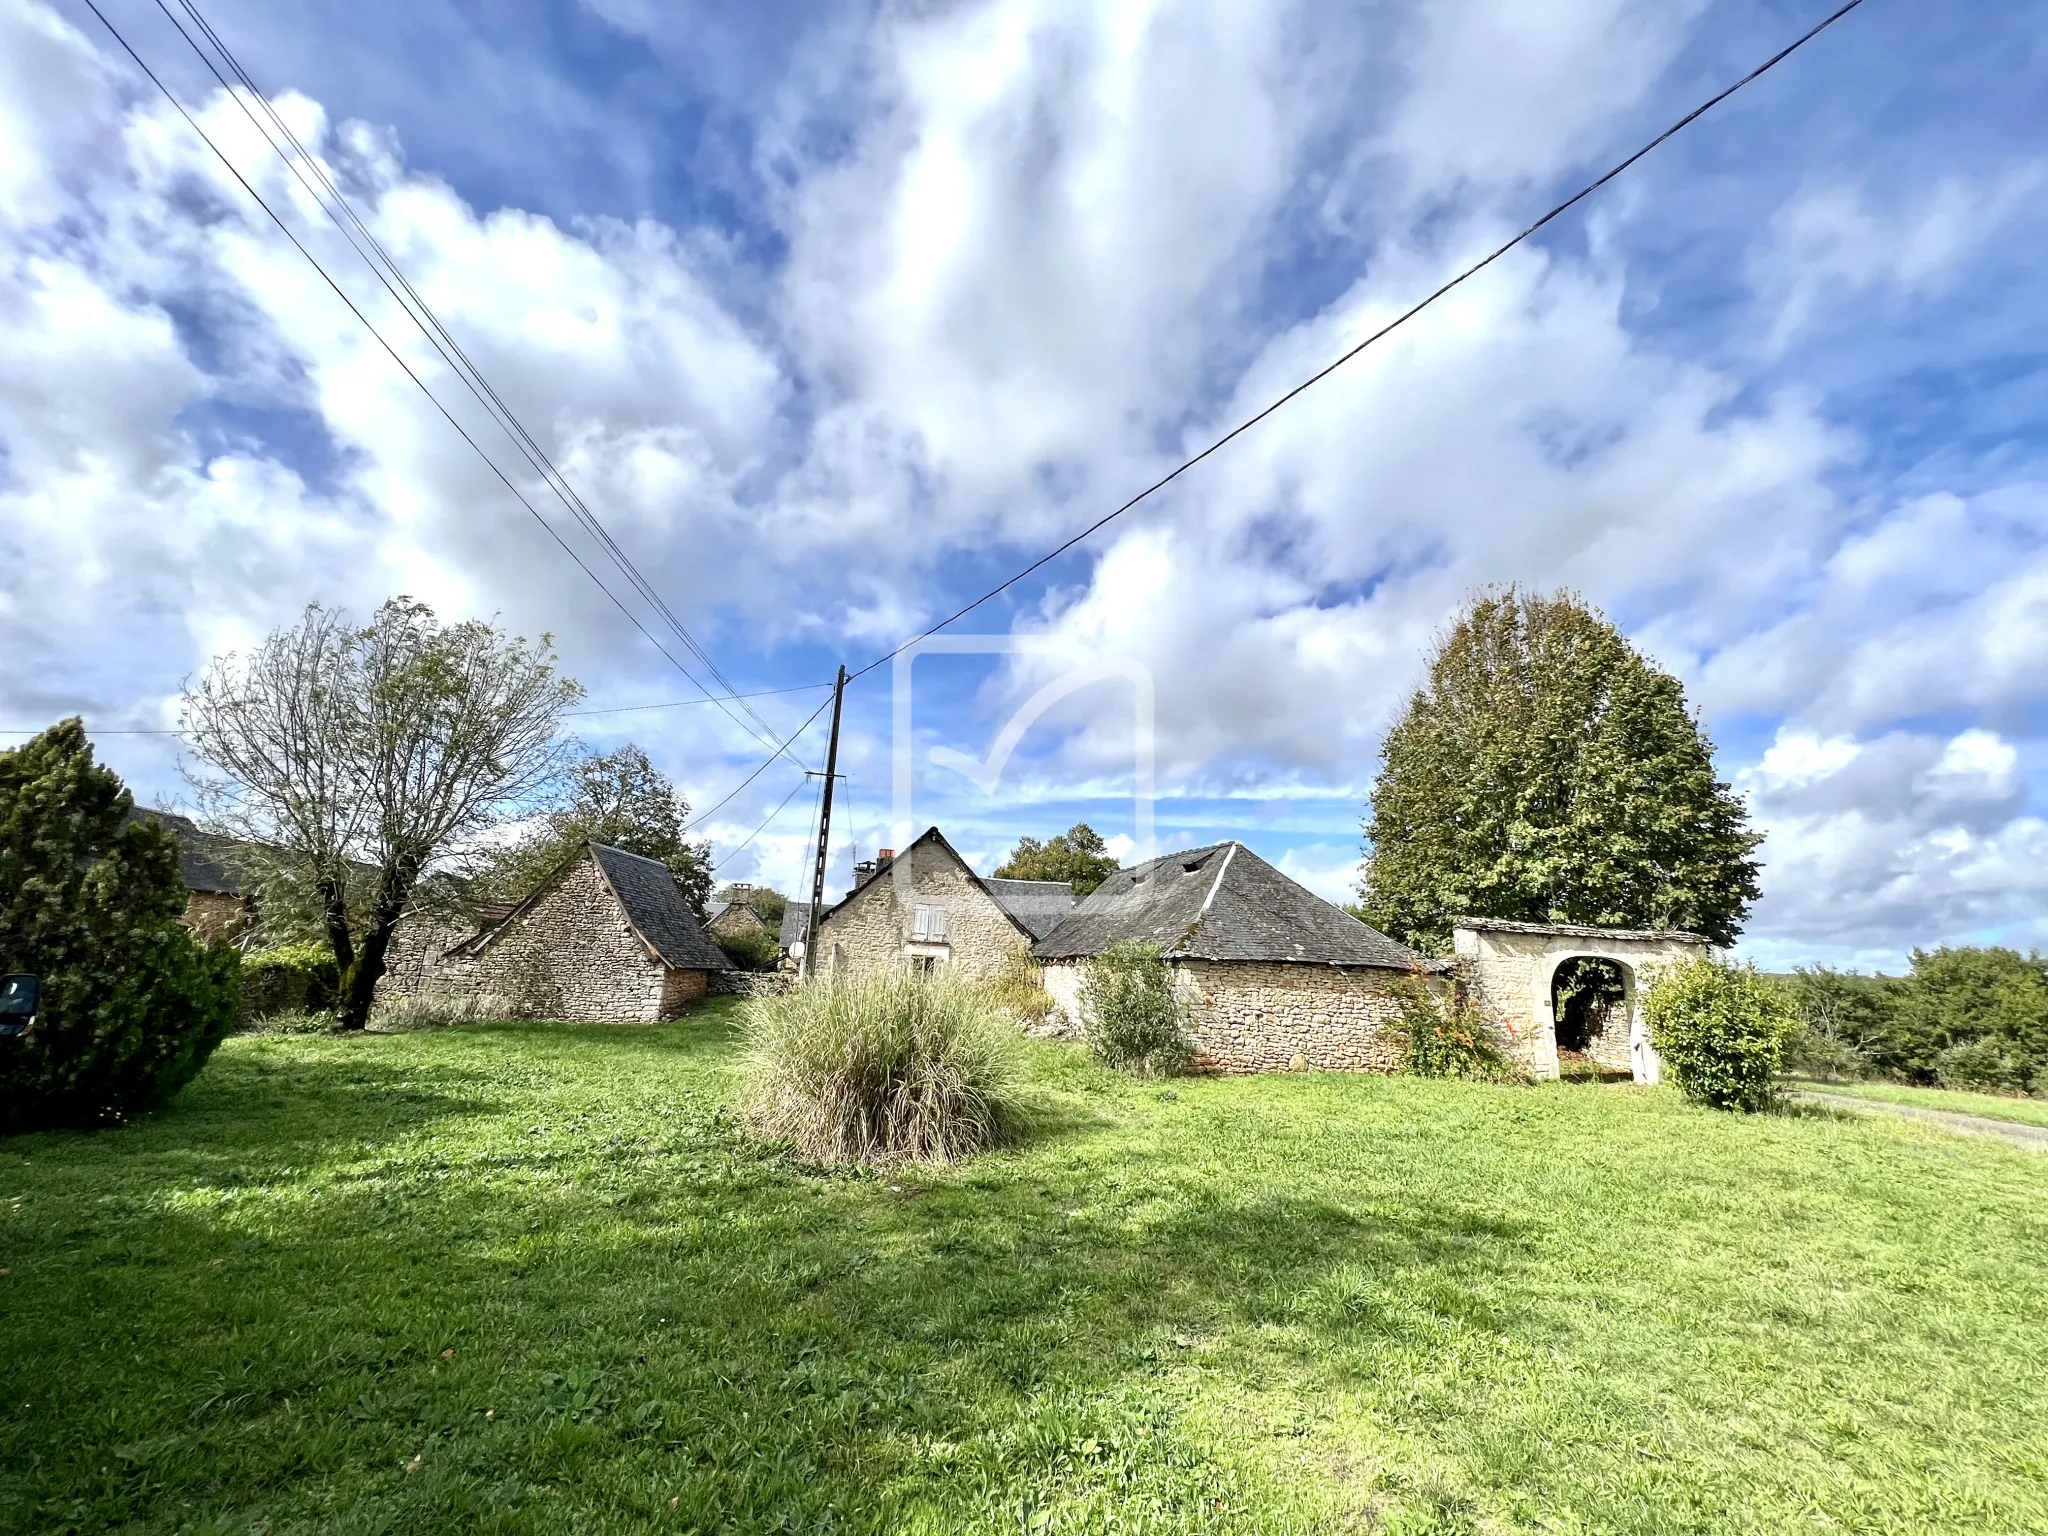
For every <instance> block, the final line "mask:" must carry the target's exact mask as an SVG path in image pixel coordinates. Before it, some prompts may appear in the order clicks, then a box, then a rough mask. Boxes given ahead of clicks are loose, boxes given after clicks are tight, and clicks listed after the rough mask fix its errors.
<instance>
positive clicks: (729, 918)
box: [704, 887, 768, 940]
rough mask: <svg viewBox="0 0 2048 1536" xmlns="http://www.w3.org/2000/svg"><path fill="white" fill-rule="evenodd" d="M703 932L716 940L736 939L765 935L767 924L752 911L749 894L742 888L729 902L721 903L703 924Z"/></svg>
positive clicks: (759, 915) (758, 914)
mask: <svg viewBox="0 0 2048 1536" xmlns="http://www.w3.org/2000/svg"><path fill="white" fill-rule="evenodd" d="M704 931H705V932H706V933H708V934H710V935H711V937H712V938H713V939H714V940H717V939H737V938H739V937H741V936H742V935H744V934H749V933H766V932H768V924H767V923H766V922H764V921H763V920H762V917H761V914H760V913H758V912H756V911H755V910H754V905H753V902H752V901H751V900H749V893H748V891H747V890H746V889H745V888H744V887H743V888H742V889H741V891H740V894H739V895H737V896H735V897H733V899H732V900H731V901H728V902H723V903H721V904H720V905H719V907H718V909H717V910H716V911H714V912H713V913H712V914H711V916H710V918H709V919H708V920H707V921H706V922H705V924H704Z"/></svg>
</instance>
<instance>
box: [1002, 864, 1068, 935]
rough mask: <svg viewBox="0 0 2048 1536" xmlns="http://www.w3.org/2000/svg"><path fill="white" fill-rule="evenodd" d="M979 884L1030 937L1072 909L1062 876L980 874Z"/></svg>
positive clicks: (1049, 928)
mask: <svg viewBox="0 0 2048 1536" xmlns="http://www.w3.org/2000/svg"><path fill="white" fill-rule="evenodd" d="M981 883H982V885H983V886H985V887H986V888H987V890H988V893H989V895H991V896H993V897H994V898H995V899H996V905H997V906H999V907H1001V908H1002V909H1003V910H1004V911H1005V912H1007V913H1009V914H1010V916H1011V918H1012V919H1013V920H1014V921H1016V922H1017V923H1019V924H1021V925H1022V926H1023V928H1024V929H1025V931H1026V932H1028V933H1029V934H1030V935H1031V937H1032V938H1034V939H1042V938H1044V937H1045V936H1046V935H1047V934H1048V933H1051V932H1052V930H1053V929H1054V928H1056V927H1058V926H1059V924H1060V921H1061V920H1062V919H1063V918H1065V917H1066V916H1067V914H1068V913H1070V912H1072V911H1073V910H1074V887H1073V885H1072V883H1071V882H1069V881H1066V880H1005V879H1001V878H999V877H997V876H994V875H984V876H983V877H982V881H981Z"/></svg>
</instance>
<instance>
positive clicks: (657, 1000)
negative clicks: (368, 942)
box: [384, 857, 709, 1024]
mask: <svg viewBox="0 0 2048 1536" xmlns="http://www.w3.org/2000/svg"><path fill="white" fill-rule="evenodd" d="M466 936H467V935H464V934H460V933H452V932H451V931H450V930H449V929H448V928H447V927H445V926H443V925H438V924H434V923H427V922H421V923H407V924H405V925H403V926H402V927H401V928H400V929H399V932H398V933H397V934H396V935H394V936H393V943H392V949H391V956H390V964H389V969H388V970H387V971H386V973H385V978H384V986H385V987H386V988H388V989H389V990H390V991H392V992H394V993H397V994H400V995H428V996H439V997H470V996H475V995H477V994H479V993H485V994H495V995H497V996H498V997H500V998H502V999H504V1002H505V1005H506V1007H507V1008H508V1009H509V1010H511V1011H514V1012H517V1013H520V1014H523V1015H526V1016H528V1017H533V1018H547V1019H574V1020H577V1021H579V1022H583V1023H590V1024H650V1023H653V1022H655V1021H656V1020H658V1019H672V1018H674V1017H675V1016H676V1015H677V1014H679V1013H681V1012H682V1011H683V1010H684V1009H685V1008H687V1007H688V1006H689V1005H690V1004H691V1003H693V1002H695V1001H696V1000H697V999H698V998H700V997H703V996H704V995H705V992H706V990H707V987H708V983H709V977H708V975H707V974H706V973H705V972H703V971H699V970H684V969H677V968H674V967H671V966H669V965H667V964H666V963H664V962H663V961H662V960H661V959H660V958H659V957H658V956H656V955H655V954H654V953H653V952H652V951H651V950H649V948H648V947H647V944H646V943H645V942H644V941H643V940H642V939H641V937H640V935H639V934H638V933H636V932H635V931H634V929H633V925H632V924H631V923H630V922H628V921H627V919H626V913H625V909H624V908H623V907H621V906H620V905H619V901H618V898H617V897H616V896H614V895H613V894H612V889H611V886H610V885H609V884H608V883H607V882H606V880H605V878H604V875H603V873H602V872H601V871H600V870H599V869H598V867H597V863H596V861H595V860H594V859H591V858H588V857H585V858H584V859H582V860H581V861H579V862H578V863H576V864H574V865H572V866H571V867H570V868H569V869H568V870H567V871H566V872H565V873H564V874H563V875H562V876H561V877H560V878H559V879H558V880H556V882H555V883H554V884H553V885H552V886H550V887H549V888H548V889H547V891H546V892H545V893H544V894H543V895H542V896H541V897H540V899H539V900H538V901H536V902H535V903H534V904H533V905H532V906H530V907H528V908H527V909H526V910H525V911H524V912H521V913H520V914H518V915H517V916H516V917H513V918H510V919H508V920H507V921H506V922H505V924H504V925H503V926H502V927H501V928H500V929H498V930H497V931H496V932H494V933H493V934H492V935H491V936H490V938H489V939H487V940H486V941H485V942H484V943H483V944H482V945H481V946H480V947H479V948H478V950H477V952H476V953H474V954H463V955H450V954H448V950H449V948H450V947H451V946H453V945H455V944H457V943H460V942H462V940H463V939H464V938H465V937H466Z"/></svg>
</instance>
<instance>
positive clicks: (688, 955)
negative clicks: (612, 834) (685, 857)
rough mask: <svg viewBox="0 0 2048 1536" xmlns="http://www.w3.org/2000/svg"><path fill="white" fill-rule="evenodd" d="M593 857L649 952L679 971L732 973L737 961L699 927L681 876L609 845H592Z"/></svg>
mask: <svg viewBox="0 0 2048 1536" xmlns="http://www.w3.org/2000/svg"><path fill="white" fill-rule="evenodd" d="M589 847H590V853H591V856H592V857H593V858H595V859H596V860H597V867H598V869H599V870H601V871H602V872H603V874H604V877H605V879H606V880H607V881H609V882H610V883H611V888H612V892H613V894H614V895H616V896H617V897H618V898H619V905H620V906H622V907H624V908H625V909H626V921H628V922H629V923H631V924H632V925H633V927H634V928H635V929H636V930H638V932H639V934H640V937H641V938H643V939H645V940H646V941H647V943H648V945H649V947H650V948H652V949H653V950H654V952H655V953H656V954H658V955H660V956H661V958H662V959H663V960H665V961H667V962H668V963H669V964H670V965H672V966H675V967H677V968H678V969H679V970H687V971H729V970H731V969H732V962H731V961H730V960H728V959H726V958H725V951H724V950H722V949H720V948H719V947H718V946H717V945H716V944H714V943H712V942H711V940H710V939H709V938H707V937H706V936H705V933H704V930H703V929H702V928H700V927H699V926H698V925H697V914H696V913H694V912H692V911H691V910H690V903H689V902H688V901H687V900H685V899H684V896H683V891H682V887H681V886H679V885H677V884H676V877H675V876H674V875H672V874H670V873H669V868H668V866H667V865H666V864H664V863H662V862H661V860H659V859H643V858H642V857H640V855H639V854H637V853H627V852H626V851H625V850H624V849H623V848H614V847H612V846H610V845H609V844H607V843H592V844H590V845H589Z"/></svg>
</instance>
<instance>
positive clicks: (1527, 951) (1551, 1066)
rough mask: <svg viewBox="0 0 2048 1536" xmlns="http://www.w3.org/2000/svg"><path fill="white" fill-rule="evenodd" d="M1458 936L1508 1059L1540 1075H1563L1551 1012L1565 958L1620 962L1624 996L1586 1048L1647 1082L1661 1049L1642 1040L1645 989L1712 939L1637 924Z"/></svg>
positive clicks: (1473, 991) (1466, 931) (1460, 932)
mask: <svg viewBox="0 0 2048 1536" xmlns="http://www.w3.org/2000/svg"><path fill="white" fill-rule="evenodd" d="M1453 940H1454V943H1455V945H1456V948H1457V954H1458V961H1459V964H1460V968H1461V970H1462V972H1463V977H1464V984H1465V987H1466V990H1467V992H1468V994H1469V995H1470V997H1471V999H1472V1001H1473V1003H1474V1004H1475V1005H1476V1006H1477V1007H1478V1008H1479V1009H1480V1010H1481V1011H1482V1012H1484V1013H1485V1014H1486V1015H1487V1016H1488V1017H1489V1018H1490V1019H1492V1020H1494V1021H1495V1023H1496V1024H1497V1025H1498V1026H1499V1028H1500V1031H1501V1036H1502V1043H1503V1045H1504V1047H1505V1048H1506V1051H1507V1054H1508V1056H1509V1057H1510V1059H1512V1060H1514V1061H1516V1062H1518V1063H1519V1064H1520V1065H1521V1066H1522V1067H1523V1068H1524V1069H1525V1070H1526V1071H1528V1072H1529V1074H1530V1075H1531V1076H1533V1077H1539V1078H1554V1077H1556V1076H1558V1058H1557V1021H1556V1019H1555V1017H1554V1016H1553V1014H1552V1012H1551V1002H1550V986H1551V982H1552V980H1553V979H1554V978H1555V977H1556V975H1557V968H1558V967H1559V966H1560V965H1562V964H1563V963H1564V962H1565V961H1567V960H1572V959H1576V958H1579V957H1581V956H1592V957H1595V958H1598V959H1603V960H1612V961H1614V962H1615V963H1616V964H1617V965H1619V966H1620V967H1621V972H1622V981H1623V987H1624V992H1625V995H1624V997H1623V999H1622V1001H1621V1003H1620V1004H1619V1005H1618V1006H1616V1007H1615V1008H1613V1009H1612V1010H1611V1011H1610V1012H1609V1013H1608V1015H1607V1020H1606V1024H1605V1027H1604V1028H1603V1029H1602V1030H1601V1032H1600V1034H1599V1035H1598V1036H1596V1037H1595V1038H1594V1039H1593V1041H1592V1042H1591V1047H1590V1049H1589V1050H1588V1052H1587V1054H1588V1055H1589V1056H1591V1057H1592V1059H1593V1060H1594V1062H1595V1063H1596V1064H1598V1065H1599V1066H1601V1067H1603V1068H1607V1069H1609V1070H1612V1071H1616V1072H1633V1073H1634V1074H1635V1075H1636V1076H1638V1077H1640V1078H1641V1079H1642V1080H1643V1081H1646V1082H1655V1081H1656V1080H1657V1078H1658V1076H1659V1069H1658V1066H1657V1062H1656V1053H1655V1052H1654V1051H1651V1050H1649V1048H1648V1047H1647V1045H1644V1046H1643V1047H1642V1059H1641V1060H1637V1050H1636V1045H1637V1042H1638V1040H1639V1038H1640V1036H1641V1026H1642V989H1643V988H1644V987H1646V986H1647V985H1649V982H1650V980H1651V978H1652V977H1654V976H1655V975H1656V973H1657V971H1658V970H1659V969H1660V968H1661V967H1663V966H1666V965H1670V964H1671V963H1672V962H1673V961H1675V960H1679V959H1682V958H1684V957H1686V956H1688V955H1704V954H1705V953H1706V952H1707V946H1706V945H1705V943H1704V942H1702V941H1700V940H1697V939H1689V938H1685V937H1682V936H1678V935H1664V934H1645V933H1641V932H1638V931H1636V930H1633V929H1616V930H1613V931H1611V932H1604V933H1603V932H1600V931H1598V930H1571V929H1568V928H1565V927H1564V926H1562V925H1560V926H1559V927H1558V928H1556V929H1550V930H1537V929H1536V927H1535V925H1531V931H1528V932H1520V931H1514V930H1507V929H1496V928H1468V927H1460V928H1458V929H1456V930H1455V932H1454V934H1453Z"/></svg>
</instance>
